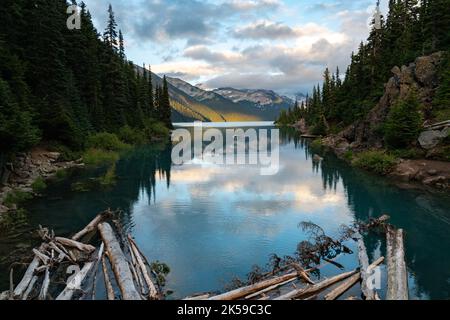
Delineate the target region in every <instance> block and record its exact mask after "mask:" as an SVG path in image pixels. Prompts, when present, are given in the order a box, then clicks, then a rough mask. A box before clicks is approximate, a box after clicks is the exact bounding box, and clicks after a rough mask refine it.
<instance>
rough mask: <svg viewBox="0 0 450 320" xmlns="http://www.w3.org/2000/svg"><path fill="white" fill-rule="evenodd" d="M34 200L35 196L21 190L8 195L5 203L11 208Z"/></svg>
mask: <svg viewBox="0 0 450 320" xmlns="http://www.w3.org/2000/svg"><path fill="white" fill-rule="evenodd" d="M32 198H33V195H32V194H31V193H27V192H24V191H21V190H13V191H11V192H9V193H8V195H7V196H6V198H5V200H4V201H3V203H4V205H5V206H7V207H8V208H11V207H12V206H14V205H19V204H21V203H23V202H25V201H28V200H31V199H32Z"/></svg>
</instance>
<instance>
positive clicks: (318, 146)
mask: <svg viewBox="0 0 450 320" xmlns="http://www.w3.org/2000/svg"><path fill="white" fill-rule="evenodd" d="M323 148H324V145H323V142H322V140H321V139H316V140H314V141H313V142H311V150H312V151H314V152H321V151H323Z"/></svg>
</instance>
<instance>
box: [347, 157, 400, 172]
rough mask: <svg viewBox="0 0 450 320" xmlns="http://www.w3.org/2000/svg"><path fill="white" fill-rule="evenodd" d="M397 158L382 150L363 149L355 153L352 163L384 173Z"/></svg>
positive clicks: (393, 164) (390, 168)
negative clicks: (363, 150)
mask: <svg viewBox="0 0 450 320" xmlns="http://www.w3.org/2000/svg"><path fill="white" fill-rule="evenodd" d="M396 163H397V159H396V158H395V157H394V156H392V155H389V154H387V153H386V152H384V151H365V152H362V153H360V154H358V155H356V156H355V157H354V159H353V161H352V164H353V165H354V166H356V167H358V168H362V169H365V170H368V171H371V172H374V173H377V174H381V175H386V174H388V173H389V172H391V171H392V169H393V167H394V166H395V165H396Z"/></svg>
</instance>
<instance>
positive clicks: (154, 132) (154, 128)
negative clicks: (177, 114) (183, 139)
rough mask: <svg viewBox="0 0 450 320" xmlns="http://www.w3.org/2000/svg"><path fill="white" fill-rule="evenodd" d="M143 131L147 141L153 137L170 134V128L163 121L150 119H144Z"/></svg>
mask: <svg viewBox="0 0 450 320" xmlns="http://www.w3.org/2000/svg"><path fill="white" fill-rule="evenodd" d="M144 131H145V136H146V138H147V139H148V140H149V141H151V140H152V139H154V138H161V137H168V136H169V135H170V130H169V129H168V128H167V127H166V125H165V124H164V123H162V122H159V121H154V120H151V119H150V120H147V121H145V129H144Z"/></svg>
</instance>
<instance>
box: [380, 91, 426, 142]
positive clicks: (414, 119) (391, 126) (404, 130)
mask: <svg viewBox="0 0 450 320" xmlns="http://www.w3.org/2000/svg"><path fill="white" fill-rule="evenodd" d="M419 108H420V103H419V100H418V99H417V96H416V94H415V93H411V94H410V95H409V97H408V98H407V99H406V100H399V101H397V103H396V104H395V105H394V106H393V107H392V109H391V111H390V112H389V115H388V118H387V120H386V125H385V127H384V139H385V141H386V143H387V145H388V146H389V147H392V148H408V147H409V146H411V144H412V143H413V142H414V141H416V140H417V138H418V137H419V134H420V130H421V129H422V116H421V115H420V113H419Z"/></svg>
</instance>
